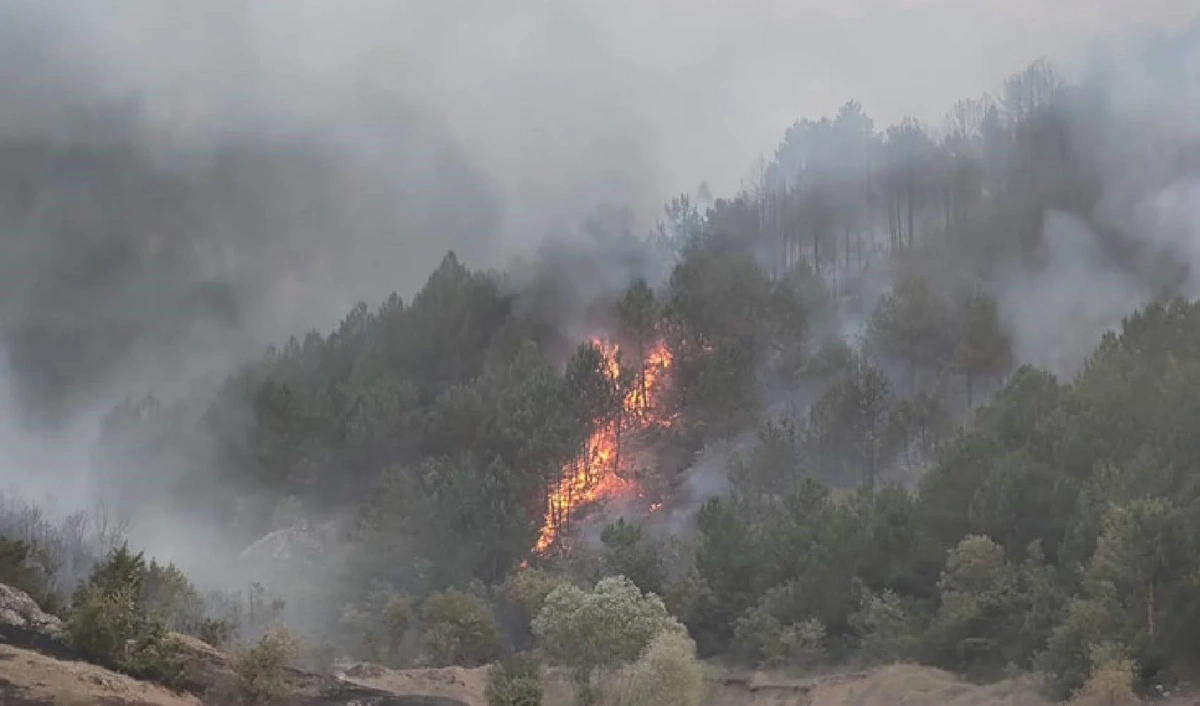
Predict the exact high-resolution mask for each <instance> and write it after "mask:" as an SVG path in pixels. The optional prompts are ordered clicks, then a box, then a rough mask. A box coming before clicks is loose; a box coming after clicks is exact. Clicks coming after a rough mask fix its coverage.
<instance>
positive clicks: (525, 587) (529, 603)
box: [503, 568, 567, 626]
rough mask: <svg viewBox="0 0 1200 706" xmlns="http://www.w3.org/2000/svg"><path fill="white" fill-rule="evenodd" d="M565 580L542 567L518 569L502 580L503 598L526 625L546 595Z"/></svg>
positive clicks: (539, 607) (540, 606)
mask: <svg viewBox="0 0 1200 706" xmlns="http://www.w3.org/2000/svg"><path fill="white" fill-rule="evenodd" d="M565 583H567V580H566V579H565V578H563V577H562V576H558V575H557V574H552V573H550V572H549V571H546V570H544V569H529V568H522V569H518V570H517V571H516V572H515V573H513V574H511V575H510V576H509V577H508V579H507V580H505V582H504V588H503V593H504V598H505V600H507V601H508V602H509V603H510V604H511V605H512V606H513V607H515V608H516V609H517V611H518V612H519V614H520V617H521V620H522V621H523V622H524V623H525V625H526V626H528V625H529V623H531V622H532V621H533V619H534V617H535V616H537V614H538V611H540V610H541V609H542V605H543V604H545V602H546V596H548V595H550V592H551V591H553V590H554V589H556V588H558V587H559V586H561V585H563V584H565Z"/></svg>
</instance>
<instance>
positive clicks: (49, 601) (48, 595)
mask: <svg viewBox="0 0 1200 706" xmlns="http://www.w3.org/2000/svg"><path fill="white" fill-rule="evenodd" d="M32 559H33V551H32V548H31V547H30V546H29V544H27V543H25V542H22V541H20V540H16V539H8V538H5V537H0V583H3V584H7V585H9V586H12V587H13V588H16V589H19V590H22V591H24V592H25V593H28V594H29V596H30V598H33V599H34V600H35V601H37V602H38V604H39V605H40V606H42V608H43V609H44V610H47V611H51V612H53V611H55V610H56V609H57V608H58V605H57V603H58V601H57V598H56V596H55V595H54V592H53V591H52V590H51V589H50V587H49V586H48V583H47V580H46V577H45V576H44V575H43V574H42V572H41V571H40V570H39V569H38V568H37V567H35V566H34V565H33V564H32Z"/></svg>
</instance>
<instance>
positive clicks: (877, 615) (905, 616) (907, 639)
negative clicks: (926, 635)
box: [850, 590, 921, 664]
mask: <svg viewBox="0 0 1200 706" xmlns="http://www.w3.org/2000/svg"><path fill="white" fill-rule="evenodd" d="M850 627H851V628H853V629H854V631H855V633H856V634H857V635H858V637H859V655H860V656H861V657H862V658H863V659H864V660H866V661H867V662H872V663H876V664H886V663H889V662H900V661H904V660H909V659H915V658H916V657H917V653H918V650H919V647H920V635H921V632H920V625H919V621H918V620H917V618H916V617H915V616H914V611H913V610H912V609H911V608H910V607H909V606H907V605H905V603H904V602H903V601H902V600H901V598H900V597H899V596H898V595H896V593H895V592H893V591H888V590H885V591H883V593H880V594H872V593H868V594H866V595H865V596H864V600H863V603H862V607H861V608H860V609H859V610H858V611H857V612H855V613H854V614H852V615H851V616H850Z"/></svg>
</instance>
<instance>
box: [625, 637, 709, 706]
mask: <svg viewBox="0 0 1200 706" xmlns="http://www.w3.org/2000/svg"><path fill="white" fill-rule="evenodd" d="M703 695H704V672H703V669H702V668H701V666H700V660H698V659H696V643H694V642H692V639H691V638H690V637H688V636H687V634H686V633H680V632H678V631H673V630H669V631H666V632H663V633H660V634H659V635H658V636H657V637H655V638H654V639H653V640H652V641H651V642H650V644H649V645H647V646H646V649H645V651H643V652H642V656H641V657H639V658H638V660H637V662H634V663H633V664H631V665H628V666H626V667H625V668H624V669H622V670H621V671H620V672H619V673H618V674H617V675H616V677H615V679H613V680H612V684H611V686H610V688H609V689H607V690H606V693H605V694H604V695H603V702H604V703H605V705H606V706H642V705H643V704H655V705H656V706H697V705H698V704H699V703H700V700H701V698H702V697H703Z"/></svg>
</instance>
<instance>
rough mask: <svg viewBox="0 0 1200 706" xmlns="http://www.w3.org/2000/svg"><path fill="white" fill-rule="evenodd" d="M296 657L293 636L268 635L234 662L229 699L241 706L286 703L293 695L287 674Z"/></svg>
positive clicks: (277, 632) (284, 633) (275, 632)
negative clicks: (230, 697)
mask: <svg viewBox="0 0 1200 706" xmlns="http://www.w3.org/2000/svg"><path fill="white" fill-rule="evenodd" d="M299 655H300V647H299V642H298V640H297V639H296V637H295V636H294V635H292V634H291V633H289V632H287V631H286V630H283V629H275V630H270V631H268V632H267V633H265V634H264V635H263V636H262V637H261V638H259V640H258V642H256V643H255V644H254V645H252V646H250V647H248V648H245V649H242V650H241V651H239V652H238V654H237V656H236V657H235V658H234V661H233V673H234V682H233V684H232V689H231V691H232V694H231V696H232V698H233V699H235V700H236V703H238V704H241V705H242V706H272V705H274V704H285V703H288V700H289V698H290V697H291V696H292V694H293V692H294V687H293V686H292V685H291V684H290V682H289V680H288V676H289V675H288V671H289V669H290V668H291V666H292V663H293V662H295V660H296V659H297V658H298V657H299Z"/></svg>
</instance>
